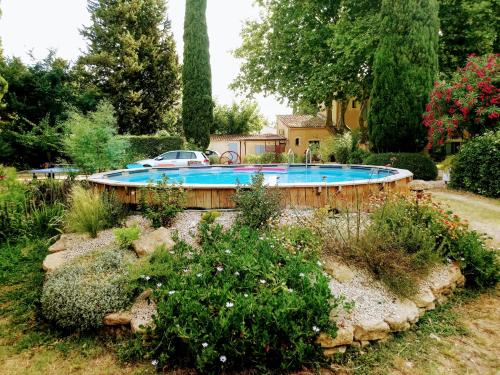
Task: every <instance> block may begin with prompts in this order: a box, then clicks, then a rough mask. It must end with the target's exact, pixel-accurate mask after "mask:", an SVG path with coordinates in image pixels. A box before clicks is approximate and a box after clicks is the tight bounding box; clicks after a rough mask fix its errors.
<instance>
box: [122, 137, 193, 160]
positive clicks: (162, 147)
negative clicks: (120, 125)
mask: <svg viewBox="0 0 500 375" xmlns="http://www.w3.org/2000/svg"><path fill="white" fill-rule="evenodd" d="M118 138H119V139H123V140H125V141H126V142H128V145H129V146H128V148H127V158H128V159H130V160H131V161H136V160H140V159H146V158H151V157H156V156H158V155H160V154H163V153H164V152H167V151H172V150H182V149H184V140H183V139H182V138H181V137H178V136H163V135H141V136H138V135H124V136H118Z"/></svg>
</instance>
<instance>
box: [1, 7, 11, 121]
mask: <svg viewBox="0 0 500 375" xmlns="http://www.w3.org/2000/svg"><path fill="white" fill-rule="evenodd" d="M0 17H2V10H1V9H0ZM0 61H3V48H2V41H1V40H0ZM8 88H9V85H8V83H7V81H6V80H5V78H3V77H2V76H1V75H0V108H2V107H3V102H2V99H3V97H4V96H5V94H6V93H7V90H8ZM0 120H1V118H0Z"/></svg>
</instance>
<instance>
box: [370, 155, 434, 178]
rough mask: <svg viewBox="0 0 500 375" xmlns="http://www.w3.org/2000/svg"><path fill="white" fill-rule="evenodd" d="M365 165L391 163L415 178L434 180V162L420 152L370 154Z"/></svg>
mask: <svg viewBox="0 0 500 375" xmlns="http://www.w3.org/2000/svg"><path fill="white" fill-rule="evenodd" d="M364 163H365V164H367V165H391V166H392V167H394V168H401V169H408V170H409V171H410V172H412V173H413V178H414V179H416V180H435V179H436V177H437V174H438V172H437V167H436V164H434V162H433V161H432V160H431V159H429V158H428V157H426V156H424V155H422V154H412V153H385V154H371V155H370V156H368V157H367V158H366V159H365V161H364Z"/></svg>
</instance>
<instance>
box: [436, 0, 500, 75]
mask: <svg viewBox="0 0 500 375" xmlns="http://www.w3.org/2000/svg"><path fill="white" fill-rule="evenodd" d="M439 20H440V22H441V25H440V31H441V32H440V38H439V48H440V52H439V68H440V70H441V72H442V73H443V74H444V76H445V77H450V76H451V74H452V73H454V72H455V71H456V70H457V69H458V68H459V67H462V66H464V65H465V63H466V60H467V57H468V56H469V55H471V54H476V55H485V54H488V53H492V52H499V48H500V36H499V31H500V0H439Z"/></svg>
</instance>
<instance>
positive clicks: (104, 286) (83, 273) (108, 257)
mask: <svg viewBox="0 0 500 375" xmlns="http://www.w3.org/2000/svg"><path fill="white" fill-rule="evenodd" d="M127 267H128V265H127V262H126V260H125V257H124V253H123V252H121V251H118V250H106V251H103V252H95V253H93V254H90V255H88V256H86V257H79V258H78V260H75V261H73V262H71V263H69V264H68V265H65V266H63V267H61V268H59V269H57V270H55V271H54V272H52V273H50V274H48V276H47V280H46V282H45V284H44V286H43V291H42V297H41V303H42V313H43V315H44V316H45V318H46V319H47V320H49V321H50V322H52V323H54V324H56V325H57V326H59V327H61V328H65V329H81V330H87V329H91V328H97V327H100V326H102V321H103V318H104V316H105V315H106V314H108V313H111V312H114V311H119V310H121V309H123V308H125V307H126V306H127V304H128V303H129V301H130V296H129V295H128V294H127V292H126V280H127V278H126V269H127Z"/></svg>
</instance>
